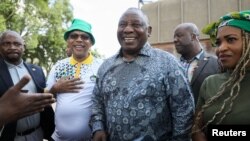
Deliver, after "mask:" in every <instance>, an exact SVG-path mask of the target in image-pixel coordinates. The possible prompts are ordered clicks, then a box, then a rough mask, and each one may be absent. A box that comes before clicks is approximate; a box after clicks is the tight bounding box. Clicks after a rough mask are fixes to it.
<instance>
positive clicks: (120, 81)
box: [90, 43, 194, 141]
mask: <svg viewBox="0 0 250 141" xmlns="http://www.w3.org/2000/svg"><path fill="white" fill-rule="evenodd" d="M180 68H181V67H180V64H179V63H178V61H177V60H176V58H175V57H174V56H173V55H171V54H169V53H167V52H164V51H161V50H159V49H155V48H152V47H151V46H150V45H149V44H148V43H147V44H145V46H144V47H143V48H142V49H141V51H140V53H139V55H138V57H137V58H136V59H135V60H134V61H132V62H126V61H124V60H123V59H122V56H121V55H120V53H119V54H116V55H115V56H113V57H111V58H109V59H107V60H106V61H105V62H104V63H103V64H102V65H101V67H100V68H99V72H98V74H97V76H98V79H97V84H96V86H95V88H94V92H93V94H94V95H93V108H92V118H91V121H90V125H91V127H92V132H95V131H97V130H106V131H107V132H108V133H109V140H110V141H132V140H133V141H141V140H150V141H156V140H157V141H159V140H180V141H189V140H190V138H189V134H190V129H191V124H192V116H193V113H194V100H193V96H192V93H191V91H190V88H189V84H188V82H187V80H186V78H185V76H184V75H183V70H181V69H180Z"/></svg>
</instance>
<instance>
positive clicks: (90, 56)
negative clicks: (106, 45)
mask: <svg viewBox="0 0 250 141" xmlns="http://www.w3.org/2000/svg"><path fill="white" fill-rule="evenodd" d="M69 62H70V64H71V65H75V64H77V63H80V64H91V63H92V62H93V55H92V54H91V53H89V56H88V57H87V58H86V59H84V60H83V61H82V62H78V61H76V60H75V59H74V57H73V55H72V56H71V57H70V58H69Z"/></svg>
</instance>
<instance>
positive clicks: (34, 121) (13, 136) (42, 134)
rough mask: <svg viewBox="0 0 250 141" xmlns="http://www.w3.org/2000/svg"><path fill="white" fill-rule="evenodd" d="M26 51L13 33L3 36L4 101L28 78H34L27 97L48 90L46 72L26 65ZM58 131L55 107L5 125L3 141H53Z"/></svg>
mask: <svg viewBox="0 0 250 141" xmlns="http://www.w3.org/2000/svg"><path fill="white" fill-rule="evenodd" d="M24 51H25V44H24V40H23V39H22V37H21V36H20V34H18V33H17V32H15V31H11V30H7V31H5V32H3V33H2V35H1V36H0V53H1V55H2V59H0V68H1V69H0V96H1V97H4V96H5V94H6V93H5V92H6V91H8V89H9V88H11V87H12V86H14V85H16V84H17V83H18V82H19V81H20V80H21V78H22V77H24V76H25V75H29V76H31V77H30V78H31V79H30V81H29V83H27V84H26V85H25V86H24V87H23V90H25V91H26V93H27V95H31V94H36V93H43V91H44V88H45V86H46V79H45V76H44V73H43V70H42V68H41V67H39V66H36V65H33V64H28V63H25V62H24V61H23V59H22V56H23V54H24ZM24 102H25V101H24ZM54 129H55V125H54V111H53V109H52V107H51V106H47V107H45V108H44V111H41V112H37V113H33V114H31V115H28V116H25V117H23V118H21V119H17V120H13V121H12V122H10V123H8V124H5V127H4V130H3V132H2V136H1V137H0V140H7V141H14V140H15V141H41V140H43V139H48V140H51V135H52V132H53V131H54Z"/></svg>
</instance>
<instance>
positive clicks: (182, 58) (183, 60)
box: [180, 50, 204, 62]
mask: <svg viewBox="0 0 250 141" xmlns="http://www.w3.org/2000/svg"><path fill="white" fill-rule="evenodd" d="M203 53H204V51H203V50H201V51H200V52H199V53H198V54H197V55H196V56H194V57H193V58H192V59H190V60H186V59H184V57H183V56H181V58H180V60H181V61H182V62H192V61H193V60H196V59H197V60H200V58H201V55H202V54H203Z"/></svg>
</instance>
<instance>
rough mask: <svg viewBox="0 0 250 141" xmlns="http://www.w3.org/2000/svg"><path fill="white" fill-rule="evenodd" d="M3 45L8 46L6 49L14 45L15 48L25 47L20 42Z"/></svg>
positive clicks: (2, 43) (3, 43) (4, 43)
mask: <svg viewBox="0 0 250 141" xmlns="http://www.w3.org/2000/svg"><path fill="white" fill-rule="evenodd" d="M1 45H2V46H6V47H10V46H12V45H14V46H15V47H21V46H23V44H22V43H20V42H1Z"/></svg>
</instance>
